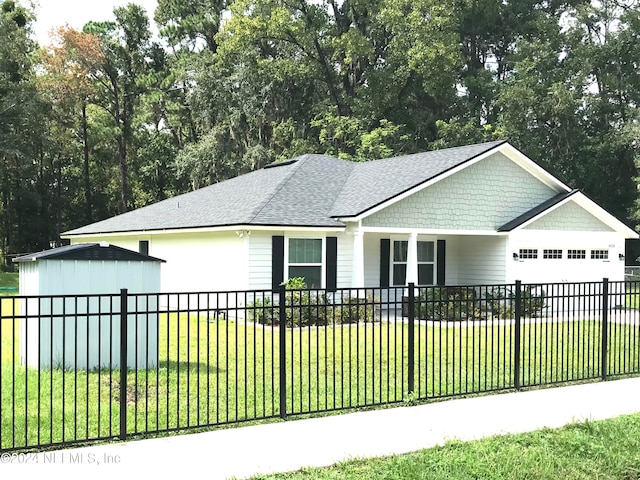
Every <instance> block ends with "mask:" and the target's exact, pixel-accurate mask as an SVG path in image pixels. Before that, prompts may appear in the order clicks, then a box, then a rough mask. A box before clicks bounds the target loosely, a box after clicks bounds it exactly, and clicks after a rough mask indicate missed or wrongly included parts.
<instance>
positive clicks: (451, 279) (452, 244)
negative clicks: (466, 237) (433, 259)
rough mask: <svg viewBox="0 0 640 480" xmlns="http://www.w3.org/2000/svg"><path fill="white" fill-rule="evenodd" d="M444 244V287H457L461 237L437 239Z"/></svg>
mask: <svg viewBox="0 0 640 480" xmlns="http://www.w3.org/2000/svg"><path fill="white" fill-rule="evenodd" d="M438 239H440V240H444V241H445V242H447V243H446V247H445V248H446V256H445V269H444V279H445V282H444V283H445V285H458V284H459V283H460V271H461V266H460V259H459V257H460V241H461V237H453V236H445V237H438Z"/></svg>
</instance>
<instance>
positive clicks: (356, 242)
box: [351, 230, 365, 288]
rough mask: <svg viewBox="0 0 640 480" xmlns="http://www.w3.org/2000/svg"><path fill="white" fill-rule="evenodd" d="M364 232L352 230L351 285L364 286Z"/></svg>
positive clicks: (354, 286)
mask: <svg viewBox="0 0 640 480" xmlns="http://www.w3.org/2000/svg"><path fill="white" fill-rule="evenodd" d="M364 286H365V285H364V233H363V232H361V231H360V230H356V231H354V232H353V270H352V272H351V287H353V288H362V287H364Z"/></svg>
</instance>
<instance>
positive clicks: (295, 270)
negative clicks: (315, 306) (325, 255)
mask: <svg viewBox="0 0 640 480" xmlns="http://www.w3.org/2000/svg"><path fill="white" fill-rule="evenodd" d="M294 277H304V279H305V283H306V284H307V287H308V288H322V239H321V238H290V239H289V270H288V278H294Z"/></svg>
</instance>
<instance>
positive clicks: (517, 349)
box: [513, 280, 522, 390]
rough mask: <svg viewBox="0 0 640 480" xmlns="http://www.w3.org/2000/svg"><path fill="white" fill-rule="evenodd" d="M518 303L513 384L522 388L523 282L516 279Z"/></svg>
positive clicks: (516, 309)
mask: <svg viewBox="0 0 640 480" xmlns="http://www.w3.org/2000/svg"><path fill="white" fill-rule="evenodd" d="M515 301H516V305H515V317H516V318H515V320H516V324H515V332H514V336H515V343H514V348H513V370H514V372H513V385H514V387H515V389H516V390H520V388H521V386H520V332H521V327H522V282H521V281H520V280H516V298H515Z"/></svg>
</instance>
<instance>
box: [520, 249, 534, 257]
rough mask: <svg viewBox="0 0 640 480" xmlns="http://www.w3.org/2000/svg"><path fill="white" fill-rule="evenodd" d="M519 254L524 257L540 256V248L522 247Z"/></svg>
mask: <svg viewBox="0 0 640 480" xmlns="http://www.w3.org/2000/svg"><path fill="white" fill-rule="evenodd" d="M518 256H519V257H520V258H521V259H522V258H538V250H536V249H535V248H521V249H520V252H519V253H518Z"/></svg>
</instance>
